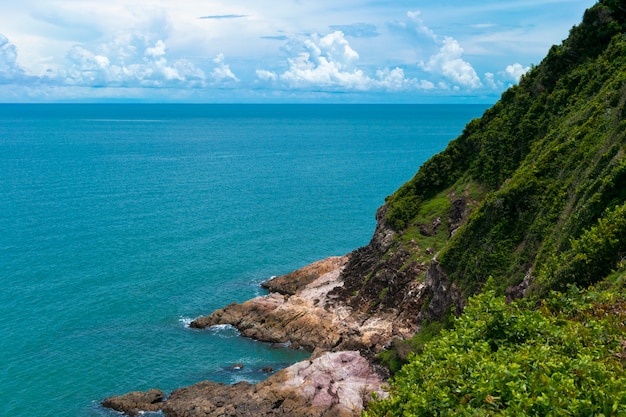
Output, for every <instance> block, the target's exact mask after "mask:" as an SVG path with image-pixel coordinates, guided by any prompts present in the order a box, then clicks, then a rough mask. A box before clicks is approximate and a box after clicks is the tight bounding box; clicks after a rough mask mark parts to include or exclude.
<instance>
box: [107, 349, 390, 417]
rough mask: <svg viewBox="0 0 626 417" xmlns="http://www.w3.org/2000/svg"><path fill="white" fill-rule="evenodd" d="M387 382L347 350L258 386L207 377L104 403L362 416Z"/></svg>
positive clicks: (175, 411)
mask: <svg viewBox="0 0 626 417" xmlns="http://www.w3.org/2000/svg"><path fill="white" fill-rule="evenodd" d="M382 387H383V382H382V380H381V378H380V377H379V376H378V374H376V372H374V370H373V369H372V367H371V366H370V364H369V362H368V361H367V360H366V359H365V358H364V357H363V356H361V354H360V353H359V352H356V351H343V352H335V353H325V354H322V355H321V356H319V357H318V358H316V359H313V360H308V361H302V362H299V363H296V364H295V365H292V366H290V367H289V368H286V369H283V370H281V371H279V372H277V373H276V374H274V375H272V376H271V377H269V378H268V379H267V380H265V381H263V382H260V383H258V384H255V385H252V384H249V383H247V382H240V383H237V384H234V385H225V384H220V383H217V382H210V381H204V382H200V383H198V384H195V385H192V386H190V387H186V388H181V389H178V390H176V391H174V392H173V393H172V394H171V395H170V396H169V398H167V399H166V400H164V401H158V402H157V403H154V402H153V401H154V399H155V398H156V397H154V392H153V391H156V390H151V391H148V392H146V393H131V394H126V395H124V396H121V397H114V398H112V399H107V400H105V402H104V403H103V404H104V405H105V406H107V407H110V406H111V405H112V404H129V407H131V408H124V407H118V408H115V409H116V410H118V411H122V412H125V413H127V414H128V415H137V414H138V413H139V412H140V411H157V410H162V411H163V413H164V414H165V415H166V416H168V417H218V416H219V417H222V416H229V417H249V416H258V417H272V416H293V417H296V416H297V417H300V416H301V417H357V416H359V415H360V413H361V411H362V410H363V408H364V407H365V405H366V404H367V402H368V401H369V400H370V399H371V398H372V393H376V394H377V396H378V397H385V396H386V393H385V391H384V390H383V389H382ZM161 394H162V393H161ZM162 398H163V397H162V396H161V399H162ZM131 400H132V401H131ZM141 401H143V403H142V402H141ZM155 406H156V408H155ZM143 407H145V408H143ZM111 408H113V407H111ZM131 412H132V413H134V414H130V413H131Z"/></svg>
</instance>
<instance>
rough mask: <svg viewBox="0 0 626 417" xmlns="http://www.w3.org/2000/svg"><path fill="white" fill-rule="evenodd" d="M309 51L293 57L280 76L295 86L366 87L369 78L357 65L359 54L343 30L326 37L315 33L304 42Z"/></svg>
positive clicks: (358, 88) (357, 88) (360, 88)
mask: <svg viewBox="0 0 626 417" xmlns="http://www.w3.org/2000/svg"><path fill="white" fill-rule="evenodd" d="M304 48H305V51H304V52H301V53H300V54H299V55H298V56H297V57H295V58H289V60H288V63H289V68H288V69H287V71H285V72H284V73H283V74H281V75H280V79H281V80H282V81H284V82H286V83H287V84H289V85H291V86H293V87H305V86H313V85H315V86H320V87H341V88H348V89H352V90H365V89H367V84H368V82H369V79H368V78H367V76H366V75H365V74H364V73H363V71H361V70H360V69H358V68H356V67H355V66H354V64H355V61H356V60H358V58H359V54H358V53H356V51H354V50H353V49H352V48H351V47H350V45H349V43H348V41H347V40H346V39H345V37H344V35H343V33H342V32H340V31H336V32H333V33H331V34H329V35H326V36H324V37H322V38H319V36H318V35H312V36H311V37H310V38H309V39H307V40H305V42H304Z"/></svg>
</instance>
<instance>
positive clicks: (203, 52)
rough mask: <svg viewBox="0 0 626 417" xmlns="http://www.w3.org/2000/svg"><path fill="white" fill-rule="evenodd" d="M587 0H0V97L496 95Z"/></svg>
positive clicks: (375, 98)
mask: <svg viewBox="0 0 626 417" xmlns="http://www.w3.org/2000/svg"><path fill="white" fill-rule="evenodd" d="M594 3H595V1H592V0H506V1H504V0H481V1H472V0H439V1H436V2H433V1H426V0H413V1H410V0H386V1H382V0H315V1H313V0H309V1H306V0H280V1H276V0H266V1H260V0H19V1H16V0H0V10H2V12H1V13H0V102H4V103H14V102H68V101H69V102H190V103H196V102H199V103H223V102H233V103H248V102H252V103H265V102H270V103H271V102H277V103H285V102H287V103H290V102H293V103H300V102H336V103H343V102H347V103H388V102H392V103H396V102H397V103H439V102H442V103H457V102H458V103H472V102H473V103H492V102H495V101H496V100H497V99H498V98H499V97H500V95H501V93H502V92H503V91H504V90H506V89H507V88H508V87H509V86H511V85H512V84H515V83H516V82H518V81H519V78H520V76H521V75H522V74H523V73H524V72H526V71H528V69H529V68H530V66H531V65H532V64H535V65H536V64H539V63H540V62H541V60H542V59H543V57H544V56H545V55H546V54H547V52H548V50H549V48H550V46H551V45H553V44H559V43H561V42H562V40H563V39H565V38H566V37H567V36H568V33H569V30H570V29H571V27H572V26H574V25H576V24H578V23H580V21H581V19H582V15H583V13H584V11H585V9H586V8H589V7H591V6H592V5H593V4H594Z"/></svg>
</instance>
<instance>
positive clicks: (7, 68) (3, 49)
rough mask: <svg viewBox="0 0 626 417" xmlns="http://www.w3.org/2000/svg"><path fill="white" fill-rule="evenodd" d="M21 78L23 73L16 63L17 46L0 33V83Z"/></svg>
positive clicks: (23, 76)
mask: <svg viewBox="0 0 626 417" xmlns="http://www.w3.org/2000/svg"><path fill="white" fill-rule="evenodd" d="M23 78H25V73H24V70H23V69H22V68H21V67H20V66H19V65H18V63H17V48H16V47H15V45H13V44H12V43H11V42H9V40H8V39H7V38H6V36H4V35H2V34H0V84H5V83H12V82H15V81H17V80H21V79H23Z"/></svg>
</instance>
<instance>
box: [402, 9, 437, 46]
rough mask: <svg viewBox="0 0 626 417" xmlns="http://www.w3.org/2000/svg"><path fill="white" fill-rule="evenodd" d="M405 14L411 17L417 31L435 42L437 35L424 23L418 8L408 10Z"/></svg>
mask: <svg viewBox="0 0 626 417" xmlns="http://www.w3.org/2000/svg"><path fill="white" fill-rule="evenodd" d="M406 15H407V16H408V17H409V19H411V21H412V23H413V24H414V26H415V30H416V31H417V33H420V34H422V35H426V36H427V37H429V38H430V39H432V40H433V41H435V42H437V35H436V34H435V32H433V31H432V29H430V28H429V27H428V26H426V25H425V24H424V20H422V12H421V11H420V10H414V11H409V12H407V14H406Z"/></svg>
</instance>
